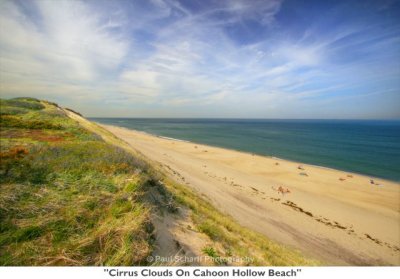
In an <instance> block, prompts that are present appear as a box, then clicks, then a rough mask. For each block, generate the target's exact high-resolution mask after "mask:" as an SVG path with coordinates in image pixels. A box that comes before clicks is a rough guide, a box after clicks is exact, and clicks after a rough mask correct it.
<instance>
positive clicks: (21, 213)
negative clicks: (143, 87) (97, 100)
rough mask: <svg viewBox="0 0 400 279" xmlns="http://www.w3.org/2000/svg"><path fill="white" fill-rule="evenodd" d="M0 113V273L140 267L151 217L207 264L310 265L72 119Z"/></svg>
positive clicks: (14, 107) (149, 247) (150, 240)
mask: <svg viewBox="0 0 400 279" xmlns="http://www.w3.org/2000/svg"><path fill="white" fill-rule="evenodd" d="M0 112H1V113H0V127H1V129H0V144H1V145H0V187H1V192H0V265H147V264H149V263H147V261H146V258H147V256H148V255H150V254H151V253H152V251H153V248H154V247H153V246H154V238H155V235H154V234H155V230H154V227H153V225H152V222H151V219H152V217H151V212H153V211H154V210H162V211H164V210H166V211H167V212H168V213H169V214H175V213H177V212H179V208H186V209H189V212H190V217H191V220H192V221H193V224H194V226H195V228H193V230H196V231H197V232H200V233H203V234H204V235H206V236H207V237H208V238H209V240H210V243H212V245H211V246H206V247H204V248H203V251H202V252H203V253H204V254H206V255H209V256H210V257H212V258H224V257H231V256H236V257H249V258H253V259H254V262H253V261H249V262H247V263H246V262H242V263H241V264H249V265H311V264H315V262H314V261H310V260H307V259H305V258H304V257H302V256H301V255H300V254H299V253H297V252H295V251H292V250H289V249H287V248H285V247H283V246H281V245H277V244H275V243H272V242H271V241H269V240H268V239H266V238H265V237H263V236H262V235H260V234H257V233H255V232H253V231H250V230H248V229H246V228H243V227H241V226H240V225H238V224H237V223H236V222H234V220H233V219H232V218H231V217H229V216H227V215H225V214H222V213H220V212H219V211H217V210H216V209H215V208H214V207H213V206H212V205H211V204H209V203H208V202H206V201H205V200H204V199H202V198H200V196H199V195H197V194H196V193H194V192H193V191H192V190H190V189H188V188H187V187H186V186H183V185H180V184H177V183H175V182H173V181H171V180H169V179H168V178H166V177H164V176H163V175H162V172H161V170H158V169H156V166H155V165H153V164H150V163H148V162H147V161H146V159H145V158H143V157H142V156H141V155H140V154H138V153H136V152H135V151H133V150H132V149H131V148H130V147H129V146H128V145H127V144H126V143H124V142H123V141H121V140H120V139H118V138H116V137H115V136H113V135H112V134H111V133H109V132H107V131H105V130H103V129H102V128H100V127H99V126H97V125H95V124H93V123H91V122H89V121H87V120H85V119H84V118H80V117H77V114H75V113H74V112H73V111H72V110H68V111H66V110H63V109H61V108H60V107H58V105H57V104H54V103H51V102H46V101H39V100H36V99H32V98H17V99H12V100H0ZM155 197H158V198H155ZM215 263H216V264H221V265H225V264H227V262H226V261H225V260H220V261H216V262H215Z"/></svg>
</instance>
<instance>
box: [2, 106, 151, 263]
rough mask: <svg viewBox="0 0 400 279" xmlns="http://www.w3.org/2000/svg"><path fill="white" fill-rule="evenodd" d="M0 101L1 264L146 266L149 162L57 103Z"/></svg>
mask: <svg viewBox="0 0 400 279" xmlns="http://www.w3.org/2000/svg"><path fill="white" fill-rule="evenodd" d="M3 104H6V105H7V107H12V106H15V107H12V108H14V110H13V112H12V114H13V115H12V116H10V115H9V114H6V113H4V112H5V111H4V110H3ZM1 105H2V107H1V111H2V114H1V116H0V117H1V122H0V123H1V132H0V135H1V149H0V151H1V153H0V156H1V157H0V158H1V164H0V181H1V184H0V187H1V194H0V265H135V264H145V258H146V257H147V255H148V254H149V253H150V252H151V242H152V229H151V223H150V221H149V220H150V218H149V210H150V208H149V206H148V205H146V204H145V203H144V202H143V194H144V193H145V190H144V187H145V185H147V180H148V179H149V178H148V177H147V175H146V169H147V164H146V163H144V162H143V161H141V160H137V159H136V158H135V157H133V156H132V155H130V154H129V153H127V152H126V151H125V150H123V149H121V148H118V147H115V146H112V145H110V144H107V143H105V142H104V141H103V140H101V138H100V137H99V136H97V135H95V134H93V133H91V132H88V131H87V130H85V129H83V128H81V127H80V126H79V125H78V124H77V123H76V122H75V121H73V120H72V119H70V118H68V117H66V115H65V114H64V113H63V112H62V111H60V110H59V109H58V108H57V107H56V106H54V105H48V104H46V103H41V102H39V101H36V100H33V99H18V100H15V101H14V100H7V101H4V100H2V101H1ZM20 108H23V109H26V110H23V111H22V110H21V112H19V113H17V112H18V109H20ZM6 112H7V110H6ZM10 119H12V121H11V120H10Z"/></svg>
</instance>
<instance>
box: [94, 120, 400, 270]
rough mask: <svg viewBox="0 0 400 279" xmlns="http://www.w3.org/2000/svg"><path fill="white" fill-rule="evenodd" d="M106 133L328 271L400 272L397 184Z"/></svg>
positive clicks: (146, 137) (116, 130) (122, 130)
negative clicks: (388, 268) (379, 268)
mask: <svg viewBox="0 0 400 279" xmlns="http://www.w3.org/2000/svg"><path fill="white" fill-rule="evenodd" d="M101 126H102V127H104V128H106V129H107V130H109V131H110V132H112V133H113V134H114V135H116V136H117V137H119V138H121V139H123V140H124V141H126V142H127V143H129V144H130V145H131V146H132V147H133V148H134V149H136V150H138V151H139V152H141V153H143V154H144V155H145V156H146V157H148V158H149V159H151V160H152V161H155V162H157V163H159V164H161V166H162V168H164V169H165V170H166V172H167V173H169V174H170V175H171V177H173V178H174V179H175V180H177V181H179V182H180V183H183V184H186V185H187V186H188V187H191V188H192V189H194V190H195V191H197V192H198V193H199V194H200V195H202V196H204V197H205V198H206V199H207V200H209V201H210V202H212V203H213V204H214V205H215V206H216V207H217V208H218V209H219V210H221V211H222V212H224V213H226V214H229V215H231V216H232V217H233V218H234V219H236V220H237V221H238V222H239V223H240V224H242V225H244V226H247V227H249V228H250V229H253V230H255V231H258V232H260V233H262V234H264V235H266V236H267V237H269V238H270V239H272V240H275V241H277V242H279V243H282V244H285V245H287V246H290V247H294V248H296V249H299V250H300V251H302V253H304V254H305V255H308V256H311V257H314V258H316V259H318V260H320V261H321V262H322V263H324V264H326V265H400V184H399V183H396V182H391V181H386V180H383V179H377V178H371V177H367V176H363V175H360V174H354V173H347V172H344V171H339V170H333V169H327V168H322V167H318V166H311V165H306V164H301V163H296V162H290V161H286V160H281V159H277V158H271V157H265V156H258V155H254V154H248V153H243V152H238V151H234V150H228V149H223V148H217V147H211V146H206V145H202V144H196V143H191V142H184V141H177V140H173V139H168V138H161V137H157V136H153V135H149V134H146V133H143V132H139V131H133V130H128V129H125V128H120V127H115V126H108V125H101ZM371 179H373V183H371V181H370V180H371Z"/></svg>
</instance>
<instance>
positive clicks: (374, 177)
mask: <svg viewBox="0 0 400 279" xmlns="http://www.w3.org/2000/svg"><path fill="white" fill-rule="evenodd" d="M92 121H93V120H92ZM93 122H95V123H97V124H99V125H106V126H115V127H119V128H123V129H127V130H131V131H134V132H138V133H142V134H145V135H149V136H153V137H157V138H161V139H166V140H172V141H176V142H186V143H193V144H199V145H203V146H209V147H215V148H221V149H225V150H231V151H236V152H241V153H244V154H249V155H252V156H254V155H255V156H261V157H266V158H271V159H276V160H281V161H286V162H291V163H294V164H298V165H304V166H312V167H316V168H319V169H325V170H333V171H342V172H346V173H349V174H353V175H360V176H364V177H366V178H368V179H373V180H378V179H379V180H381V181H387V182H392V183H399V182H400V181H397V180H394V179H387V178H385V177H380V176H378V175H370V174H366V173H361V172H355V171H351V170H345V169H340V168H334V167H327V166H321V165H316V164H310V163H304V162H299V161H295V160H290V159H287V158H281V157H277V156H272V155H265V154H260V153H256V152H248V151H245V150H240V149H234V148H227V147H224V146H218V145H209V144H204V143H201V142H196V141H190V140H184V139H178V138H173V137H166V136H161V135H158V134H153V133H149V132H146V131H142V130H137V129H133V128H127V127H124V126H119V125H117V124H113V125H109V124H104V123H101V122H96V121H93Z"/></svg>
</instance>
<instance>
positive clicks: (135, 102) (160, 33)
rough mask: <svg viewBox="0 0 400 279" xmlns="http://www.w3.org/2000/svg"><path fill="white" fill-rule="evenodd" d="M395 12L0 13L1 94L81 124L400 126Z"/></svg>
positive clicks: (79, 8)
mask: <svg viewBox="0 0 400 279" xmlns="http://www.w3.org/2000/svg"><path fill="white" fill-rule="evenodd" d="M399 18H400V1H391V0H387V1H386V0H380V1H377V0H373V1H368V0H364V1H361V0H360V1H349V0H347V1H317V0H315V1H312V0H310V1H307V0H303V1H301V0H263V1H261V0H260V1H259V0H253V1H252V0H247V1H246V0H232V1H223V0H191V1H189V0H185V1H183V0H181V1H178V0H151V1H150V0H149V1H145V0H136V1H135V0H132V1H127V0H126V1H125V0H123V1H101V0H100V1H62V0H57V1H22V0H21V1H1V2H0V28H1V33H0V59H1V60H0V82H1V84H0V85H1V86H0V94H1V96H2V97H16V96H33V97H38V98H44V99H48V100H52V101H55V102H58V103H60V104H61V105H63V106H67V107H72V108H74V109H76V110H78V111H81V112H82V113H83V114H85V115H87V116H115V117H228V118H231V117H234V118H400V20H399Z"/></svg>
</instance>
